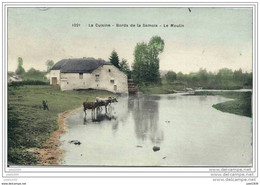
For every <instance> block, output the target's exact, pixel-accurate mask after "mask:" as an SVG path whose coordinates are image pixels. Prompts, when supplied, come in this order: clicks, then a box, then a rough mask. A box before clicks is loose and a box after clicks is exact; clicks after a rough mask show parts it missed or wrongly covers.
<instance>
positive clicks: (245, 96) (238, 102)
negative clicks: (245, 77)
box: [194, 91, 252, 117]
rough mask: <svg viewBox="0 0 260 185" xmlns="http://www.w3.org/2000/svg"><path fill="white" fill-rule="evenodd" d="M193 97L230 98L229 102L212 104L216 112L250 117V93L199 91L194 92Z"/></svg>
mask: <svg viewBox="0 0 260 185" xmlns="http://www.w3.org/2000/svg"><path fill="white" fill-rule="evenodd" d="M194 95H195V96H196V95H197V96H203V95H204V96H215V95H219V96H223V97H226V98H231V99H234V100H230V101H227V102H223V103H218V104H214V105H213V106H212V107H214V108H215V109H217V110H220V111H222V112H229V113H232V114H237V115H242V116H247V117H252V93H251V92H210V91H201V92H195V94H194Z"/></svg>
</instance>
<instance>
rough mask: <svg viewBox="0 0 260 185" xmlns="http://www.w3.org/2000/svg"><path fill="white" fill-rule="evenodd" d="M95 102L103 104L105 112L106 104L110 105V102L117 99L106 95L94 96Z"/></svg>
mask: <svg viewBox="0 0 260 185" xmlns="http://www.w3.org/2000/svg"><path fill="white" fill-rule="evenodd" d="M96 102H97V103H98V105H99V106H105V110H106V113H107V106H108V105H110V104H111V103H114V102H118V101H117V99H116V98H115V97H108V98H99V97H96Z"/></svg>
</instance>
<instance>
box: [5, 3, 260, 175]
mask: <svg viewBox="0 0 260 185" xmlns="http://www.w3.org/2000/svg"><path fill="white" fill-rule="evenodd" d="M8 7H140V8H141V7H205V8H206V7H229V8H230V7H237V8H243V7H246V8H250V7H251V8H253V76H254V78H253V79H254V81H253V83H254V88H253V111H254V113H257V112H258V105H257V103H258V94H257V93H258V91H257V89H258V78H257V77H258V68H257V67H258V65H257V61H258V54H257V51H258V19H257V18H258V3H255V2H254V3H247V2H242V3H241V2H239V3H218V2H217V3H208V2H206V3H158V2H157V3H120V2H119V3H118V2H116V3H68V2H65V3H2V10H3V11H2V20H3V22H2V24H3V29H2V31H3V33H2V35H3V36H2V41H3V48H2V50H3V51H2V52H3V56H2V57H3V60H2V61H3V63H2V66H1V67H2V71H3V73H2V82H3V83H2V84H3V88H2V89H3V96H2V97H3V98H2V105H3V107H2V108H3V112H4V114H3V116H2V119H3V124H2V127H3V129H2V133H3V137H4V140H3V147H4V148H3V151H2V155H3V156H2V158H3V159H4V160H3V163H2V177H5V178H36V177H38V178H39V177H41V178H50V177H56V178H58V177H62V178H76V177H77V178H79V177H88V178H93V177H99V178H102V177H109V178H112V177H117V178H123V177H124V178H125V177H142V178H144V177H150V178H158V177H159V178H161V177H164V178H167V177H168V178H183V177H185V178H228V176H225V173H226V172H225V171H222V169H223V170H224V169H230V170H231V169H234V170H235V169H242V171H233V172H232V173H234V174H237V177H239V176H240V175H241V174H242V172H243V173H252V174H253V177H258V155H257V154H258V140H257V139H258V132H257V131H258V130H257V129H258V127H257V121H258V115H257V114H253V133H254V136H253V167H252V168H250V167H241V168H238V167H60V166H56V167H40V166H37V167H9V168H7V149H6V146H7V138H6V136H7V99H6V97H7V88H6V87H7V80H6V74H7V39H6V38H7V8H8ZM211 170H215V171H211ZM212 174H213V175H214V174H219V175H222V176H214V177H213V176H212ZM240 178H243V176H240Z"/></svg>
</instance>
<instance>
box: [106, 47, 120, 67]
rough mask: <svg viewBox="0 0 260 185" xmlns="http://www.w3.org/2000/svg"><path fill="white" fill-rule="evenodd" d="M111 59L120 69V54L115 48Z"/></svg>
mask: <svg viewBox="0 0 260 185" xmlns="http://www.w3.org/2000/svg"><path fill="white" fill-rule="evenodd" d="M109 61H110V62H111V63H112V64H113V65H114V66H116V67H117V68H118V69H120V66H119V57H118V54H117V52H116V51H115V50H113V51H112V53H111V56H110V58H109Z"/></svg>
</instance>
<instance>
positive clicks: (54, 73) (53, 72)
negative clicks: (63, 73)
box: [50, 70, 60, 85]
mask: <svg viewBox="0 0 260 185" xmlns="http://www.w3.org/2000/svg"><path fill="white" fill-rule="evenodd" d="M52 77H56V78H57V84H60V70H51V71H50V84H51V85H52Z"/></svg>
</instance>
